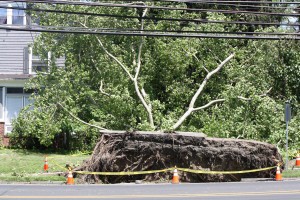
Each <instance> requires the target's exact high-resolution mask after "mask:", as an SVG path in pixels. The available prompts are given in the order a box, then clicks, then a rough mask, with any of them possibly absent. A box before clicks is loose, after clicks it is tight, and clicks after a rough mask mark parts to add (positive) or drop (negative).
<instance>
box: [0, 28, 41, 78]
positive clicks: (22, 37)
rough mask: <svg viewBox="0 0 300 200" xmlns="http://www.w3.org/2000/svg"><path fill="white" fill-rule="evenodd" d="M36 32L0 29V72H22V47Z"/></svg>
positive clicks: (29, 42)
mask: <svg viewBox="0 0 300 200" xmlns="http://www.w3.org/2000/svg"><path fill="white" fill-rule="evenodd" d="M36 35H37V33H30V32H23V31H7V30H0V74H23V73H24V59H23V57H24V48H25V47H27V46H28V45H29V44H31V43H33V39H34V38H35V37H36Z"/></svg>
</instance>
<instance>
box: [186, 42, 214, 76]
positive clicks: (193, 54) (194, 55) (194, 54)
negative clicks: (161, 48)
mask: <svg viewBox="0 0 300 200" xmlns="http://www.w3.org/2000/svg"><path fill="white" fill-rule="evenodd" d="M182 50H183V51H184V52H185V53H187V54H191V55H192V56H193V57H194V58H195V59H196V60H197V62H200V60H199V58H198V57H197V56H196V52H195V53H191V52H188V51H187V50H185V49H184V48H182ZM202 67H203V69H204V70H205V71H206V72H207V73H209V71H208V69H207V68H206V67H205V65H202Z"/></svg>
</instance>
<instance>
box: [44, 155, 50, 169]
mask: <svg viewBox="0 0 300 200" xmlns="http://www.w3.org/2000/svg"><path fill="white" fill-rule="evenodd" d="M48 168H49V166H48V159H47V156H46V157H45V163H44V171H45V172H48Z"/></svg>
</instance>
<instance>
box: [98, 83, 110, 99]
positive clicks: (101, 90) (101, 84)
mask: <svg viewBox="0 0 300 200" xmlns="http://www.w3.org/2000/svg"><path fill="white" fill-rule="evenodd" d="M99 90H100V92H101V94H104V95H106V96H111V95H110V94H108V93H106V92H104V90H103V81H102V80H101V82H100V87H99Z"/></svg>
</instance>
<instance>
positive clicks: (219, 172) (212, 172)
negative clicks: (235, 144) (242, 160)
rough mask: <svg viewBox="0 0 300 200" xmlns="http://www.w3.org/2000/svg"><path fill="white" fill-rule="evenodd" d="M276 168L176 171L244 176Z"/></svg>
mask: <svg viewBox="0 0 300 200" xmlns="http://www.w3.org/2000/svg"><path fill="white" fill-rule="evenodd" d="M276 167H277V166H273V167H266V168H260V169H250V170H241V171H207V170H196V169H187V168H177V170H179V171H183V172H190V173H194V174H246V173H253V172H260V171H267V170H270V169H274V168H276Z"/></svg>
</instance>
